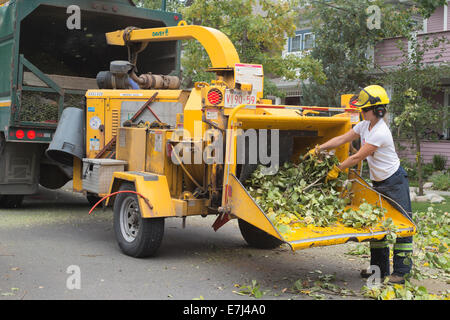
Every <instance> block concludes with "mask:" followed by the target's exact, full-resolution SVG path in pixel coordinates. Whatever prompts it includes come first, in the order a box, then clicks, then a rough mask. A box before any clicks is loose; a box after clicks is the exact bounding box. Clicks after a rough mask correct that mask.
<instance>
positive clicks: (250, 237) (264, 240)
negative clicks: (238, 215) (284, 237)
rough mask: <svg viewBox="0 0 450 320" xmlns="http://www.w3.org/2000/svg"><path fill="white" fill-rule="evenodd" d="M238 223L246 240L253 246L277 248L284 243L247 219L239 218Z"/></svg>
mask: <svg viewBox="0 0 450 320" xmlns="http://www.w3.org/2000/svg"><path fill="white" fill-rule="evenodd" d="M238 224H239V230H241V234H242V237H244V240H245V241H246V242H247V243H248V245H249V246H251V247H254V248H258V249H275V248H277V247H279V246H280V245H281V244H282V243H283V241H281V240H280V239H277V238H275V237H274V236H271V235H270V234H268V233H267V232H265V231H262V230H261V229H258V228H256V227H255V226H253V225H251V224H250V223H248V222H247V221H244V220H242V219H239V222H238Z"/></svg>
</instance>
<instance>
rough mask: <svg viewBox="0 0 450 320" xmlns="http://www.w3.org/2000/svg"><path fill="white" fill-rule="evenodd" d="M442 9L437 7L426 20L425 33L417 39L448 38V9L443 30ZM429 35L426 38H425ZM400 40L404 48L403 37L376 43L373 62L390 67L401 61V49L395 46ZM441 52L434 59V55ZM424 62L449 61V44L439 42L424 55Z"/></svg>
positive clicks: (404, 41)
mask: <svg viewBox="0 0 450 320" xmlns="http://www.w3.org/2000/svg"><path fill="white" fill-rule="evenodd" d="M444 9H445V7H439V8H437V9H436V11H435V12H434V13H433V14H432V15H431V17H430V18H428V20H427V33H425V34H419V36H418V37H419V41H427V42H428V43H431V41H432V39H436V38H441V37H443V38H445V39H447V40H450V9H448V8H447V12H448V14H447V21H448V22H447V30H444ZM427 37H429V39H428V40H426V38H427ZM399 41H402V48H403V49H406V48H407V46H408V43H407V41H406V39H405V38H389V39H385V40H383V41H382V42H380V43H378V44H377V45H376V47H375V58H374V62H375V64H376V65H378V66H380V67H391V66H395V65H398V64H400V63H401V61H402V57H401V56H402V51H401V50H400V49H399V48H398V47H397V46H398V43H399ZM438 54H442V56H441V57H439V58H438V59H436V55H438ZM424 60H425V62H440V63H442V62H443V63H446V62H450V44H441V46H440V47H439V48H436V49H432V50H429V51H428V52H427V54H426V55H425V57H424Z"/></svg>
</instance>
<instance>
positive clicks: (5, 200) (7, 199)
mask: <svg viewBox="0 0 450 320" xmlns="http://www.w3.org/2000/svg"><path fill="white" fill-rule="evenodd" d="M23 197H24V196H23V195H19V194H14V195H4V196H0V208H6V209H12V208H20V207H21V206H22V201H23Z"/></svg>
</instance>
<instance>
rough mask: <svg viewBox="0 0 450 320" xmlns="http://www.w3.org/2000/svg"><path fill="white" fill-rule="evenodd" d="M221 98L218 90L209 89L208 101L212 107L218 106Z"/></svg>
mask: <svg viewBox="0 0 450 320" xmlns="http://www.w3.org/2000/svg"><path fill="white" fill-rule="evenodd" d="M222 99H223V96H222V92H221V91H220V90H219V89H211V90H209V92H208V101H209V103H210V104H212V105H218V104H219V103H221V102H222Z"/></svg>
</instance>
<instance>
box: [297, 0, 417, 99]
mask: <svg viewBox="0 0 450 320" xmlns="http://www.w3.org/2000/svg"><path fill="white" fill-rule="evenodd" d="M308 3H309V4H308ZM303 5H304V6H305V9H304V15H303V16H302V17H303V19H304V20H309V21H310V22H311V25H312V29H313V33H314V35H315V46H314V48H313V49H312V51H311V57H312V58H315V59H317V60H320V61H321V62H322V64H323V66H324V70H325V74H326V77H327V81H326V83H325V84H320V83H315V82H312V83H311V84H310V85H305V86H304V88H303V95H304V101H303V102H304V103H305V104H313V105H319V106H330V105H339V97H340V95H341V94H345V93H351V92H356V91H358V90H359V88H360V87H365V86H366V85H367V84H368V83H369V82H370V79H371V76H370V71H371V69H372V56H373V55H372V54H371V50H372V49H373V48H374V47H375V45H376V44H377V43H378V42H379V41H381V40H382V39H384V38H387V37H393V36H399V35H404V34H407V33H408V32H409V31H410V30H411V16H412V14H413V11H412V10H411V9H410V8H403V7H395V6H394V5H392V4H390V3H389V2H387V1H371V0H335V1H332V2H325V1H306V0H305V2H303ZM374 5H375V6H377V7H378V8H379V9H380V14H381V16H380V17H381V19H380V26H379V28H370V26H369V24H370V22H371V20H370V19H375V18H376V17H375V16H374V15H375V14H376V12H372V11H370V10H368V9H370V7H371V6H374Z"/></svg>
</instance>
